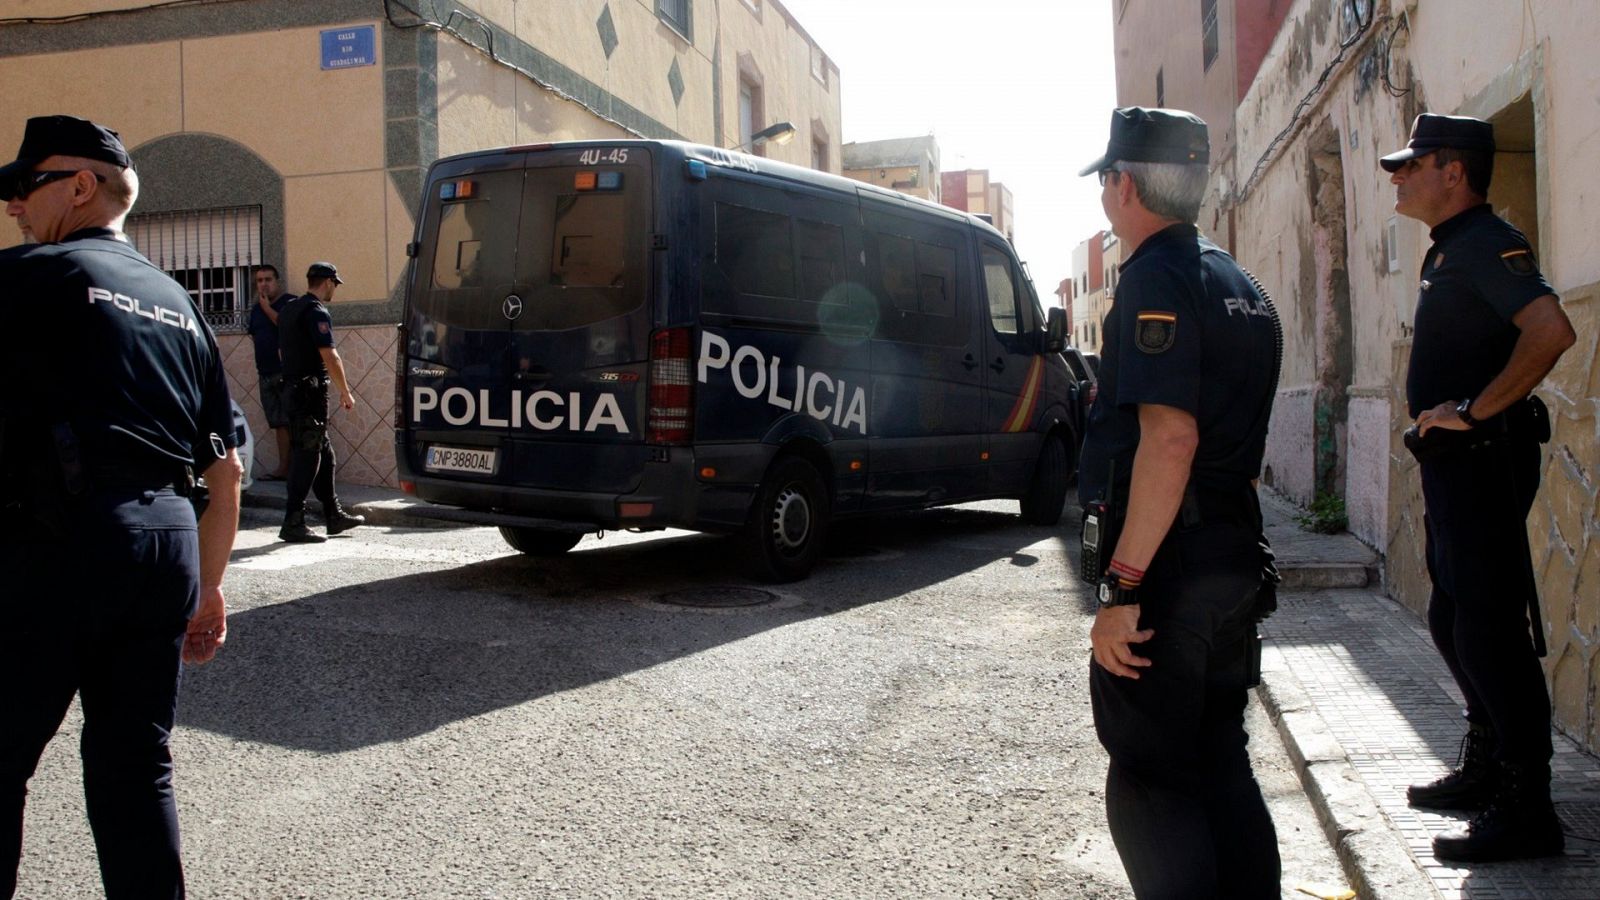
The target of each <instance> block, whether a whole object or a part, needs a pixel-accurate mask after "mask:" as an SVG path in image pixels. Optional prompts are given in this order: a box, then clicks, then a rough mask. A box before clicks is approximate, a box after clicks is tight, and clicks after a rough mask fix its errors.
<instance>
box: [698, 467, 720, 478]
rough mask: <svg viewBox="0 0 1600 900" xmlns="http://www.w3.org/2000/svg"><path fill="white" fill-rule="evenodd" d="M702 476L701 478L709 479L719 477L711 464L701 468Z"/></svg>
mask: <svg viewBox="0 0 1600 900" xmlns="http://www.w3.org/2000/svg"><path fill="white" fill-rule="evenodd" d="M700 477H701V478H707V479H709V478H715V477H717V470H716V469H713V468H711V467H710V466H706V467H705V468H703V469H701V470H700Z"/></svg>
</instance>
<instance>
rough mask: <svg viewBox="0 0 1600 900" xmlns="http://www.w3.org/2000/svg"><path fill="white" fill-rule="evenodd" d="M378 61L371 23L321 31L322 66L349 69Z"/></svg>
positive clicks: (376, 39) (374, 31)
mask: <svg viewBox="0 0 1600 900" xmlns="http://www.w3.org/2000/svg"><path fill="white" fill-rule="evenodd" d="M377 62H378V38H377V33H376V30H375V29H374V28H373V26H371V25H356V26H354V27H351V28H335V29H332V30H329V31H324V32H322V67H323V68H324V69H351V68H355V67H356V66H371V65H376V64H377Z"/></svg>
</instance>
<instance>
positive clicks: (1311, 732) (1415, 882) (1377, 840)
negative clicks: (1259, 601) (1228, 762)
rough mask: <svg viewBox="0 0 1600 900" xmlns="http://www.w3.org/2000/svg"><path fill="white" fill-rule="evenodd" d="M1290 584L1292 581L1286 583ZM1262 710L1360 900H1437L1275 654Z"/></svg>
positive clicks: (1268, 657) (1267, 668)
mask: <svg viewBox="0 0 1600 900" xmlns="http://www.w3.org/2000/svg"><path fill="white" fill-rule="evenodd" d="M1285 581H1287V577H1286V578H1285ZM1257 694H1258V695H1259V696H1260V698H1261V705H1262V706H1263V707H1265V708H1266V710H1267V714H1268V715H1269V716H1271V717H1272V720H1273V722H1274V723H1275V724H1276V725H1277V728H1278V734H1279V735H1280V736H1281V737H1282V738H1283V742H1284V745H1285V747H1286V748H1287V749H1288V751H1289V758H1290V759H1292V760H1294V764H1295V768H1296V769H1297V770H1298V771H1299V774H1300V784H1301V786H1302V787H1303V788H1305V792H1306V796H1307V797H1308V798H1310V800H1311V806H1312V808H1313V809H1314V810H1316V813H1317V819H1318V820H1319V821H1320V822H1321V823H1322V828H1323V831H1324V832H1325V833H1326V835H1327V838H1328V843H1330V844H1332V845H1333V849H1334V852H1335V853H1337V854H1338V856H1339V862H1340V863H1341V864H1342V865H1343V866H1344V871H1345V877H1346V878H1348V879H1349V880H1350V886H1351V888H1352V889H1353V890H1355V892H1356V895H1357V896H1358V897H1360V898H1361V900H1438V897H1439V894H1438V892H1437V891H1435V890H1434V888H1433V883H1432V882H1431V881H1430V880H1429V878H1428V876H1427V874H1426V873H1425V872H1424V871H1423V870H1422V867H1421V866H1420V865H1418V864H1417V861H1416V860H1415V859H1414V858H1412V856H1411V854H1410V853H1409V852H1407V851H1406V849H1405V838H1404V837H1403V836H1402V835H1401V834H1400V832H1399V830H1398V829H1396V828H1395V827H1394V825H1393V824H1392V823H1391V822H1390V821H1389V820H1388V818H1387V817H1385V816H1384V814H1383V811H1382V810H1381V809H1379V808H1378V804H1377V801H1376V800H1374V799H1373V798H1372V795H1371V793H1370V792H1369V791H1368V789H1367V786H1366V783H1365V782H1363V781H1362V779H1361V776H1360V774H1358V773H1357V772H1356V770H1355V767H1354V766H1352V765H1351V764H1350V760H1349V758H1348V757H1347V756H1345V752H1344V749H1343V748H1342V747H1341V746H1340V745H1339V742H1338V741H1337V740H1335V739H1334V737H1333V735H1332V733H1331V732H1330V731H1329V729H1328V726H1327V724H1326V723H1325V722H1323V720H1322V717H1321V716H1320V715H1318V713H1317V710H1316V707H1315V706H1314V705H1313V704H1312V702H1311V700H1310V698H1309V697H1308V696H1307V695H1306V693H1305V690H1304V688H1302V687H1301V686H1300V682H1299V681H1298V680H1297V679H1295V677H1294V674H1293V673H1292V672H1290V671H1289V669H1288V667H1287V665H1286V664H1285V663H1284V660H1283V657H1282V655H1281V654H1279V653H1278V651H1277V649H1276V648H1275V647H1272V646H1271V645H1268V646H1267V647H1266V648H1265V650H1264V652H1263V654H1262V680H1261V687H1260V688H1259V689H1258V690H1257Z"/></svg>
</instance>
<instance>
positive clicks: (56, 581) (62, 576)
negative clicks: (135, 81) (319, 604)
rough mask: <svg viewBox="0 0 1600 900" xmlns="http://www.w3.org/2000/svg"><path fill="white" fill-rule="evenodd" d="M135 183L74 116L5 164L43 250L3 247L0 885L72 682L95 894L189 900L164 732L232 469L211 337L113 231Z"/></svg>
mask: <svg viewBox="0 0 1600 900" xmlns="http://www.w3.org/2000/svg"><path fill="white" fill-rule="evenodd" d="M138 190H139V181H138V178H137V176H136V175H135V174H134V172H133V168H132V161H131V160H130V159H129V157H128V154H127V151H126V150H125V149H124V148H123V146H122V141H121V140H120V139H119V138H118V137H117V134H116V132H114V131H110V130H108V129H106V128H103V127H101V126H99V125H96V124H94V123H92V122H88V121H85V120H83V119H75V118H72V117H70V116H44V117H40V118H34V119H30V120H29V121H28V125H27V128H26V131H25V133H24V136H23V139H22V148H21V149H20V150H18V152H17V160H16V161H15V162H13V163H11V164H10V165H7V166H5V167H4V168H0V197H3V198H4V199H5V201H6V213H7V214H9V215H11V216H12V217H14V218H15V219H16V221H17V224H18V225H19V226H20V227H21V229H22V234H23V237H24V238H25V239H26V240H28V241H30V242H35V241H36V242H37V243H30V244H28V245H24V246H21V247H16V248H12V249H9V250H4V251H0V313H3V315H4V316H5V320H6V323H7V326H8V327H9V328H10V329H11V331H12V333H13V336H14V339H13V340H12V342H11V345H10V346H9V347H8V349H7V352H6V353H5V354H4V355H0V380H3V382H4V383H5V384H6V385H9V386H10V389H9V390H7V391H5V392H4V393H3V394H0V443H3V446H0V571H4V573H5V577H6V578H7V579H8V587H7V595H6V596H7V602H6V603H4V604H0V693H3V694H4V707H5V709H6V711H7V713H6V716H5V720H4V722H3V727H0V897H9V896H11V895H12V893H13V892H14V891H16V889H17V887H18V886H17V884H16V878H17V864H18V860H19V856H20V852H21V845H22V833H21V827H22V820H23V802H24V797H25V795H26V786H27V783H28V780H29V778H31V777H32V775H33V771H34V767H35V766H36V765H37V764H38V761H39V755H40V753H41V752H42V751H43V750H44V747H45V744H46V743H48V742H49V740H50V738H51V737H52V736H53V735H54V734H55V731H56V729H57V727H59V725H60V724H61V721H62V717H63V716H64V715H65V714H66V712H67V707H68V705H69V704H70V703H71V701H72V698H73V695H74V694H77V695H79V696H81V698H82V701H83V702H82V707H83V718H84V727H83V737H82V742H81V744H82V754H83V787H84V794H85V798H86V800H87V801H88V813H89V825H90V828H91V830H92V831H93V832H94V839H95V845H96V847H97V848H98V850H99V854H100V871H101V875H102V878H103V879H104V882H105V889H106V895H107V896H108V897H112V898H118V897H177V896H181V895H182V893H183V867H182V864H181V862H180V859H179V841H178V819H177V806H176V804H175V803H174V800H173V787H172V755H171V753H170V751H169V749H168V744H167V742H168V735H170V734H171V732H172V727H173V722H174V718H175V712H176V709H177V695H178V673H179V668H180V665H181V664H182V663H190V664H198V663H202V662H205V661H207V660H209V659H211V658H212V657H213V656H214V655H215V654H216V653H217V651H218V649H219V648H221V646H222V644H223V642H224V640H226V637H227V620H226V613H227V609H226V605H225V603H224V600H223V596H222V578H223V572H224V570H225V569H226V567H227V563H228V554H229V552H230V550H231V549H232V546H233V538H234V532H235V530H236V528H237V526H238V514H239V481H240V477H241V475H242V472H243V469H242V466H241V465H240V462H239V458H238V454H237V453H236V452H235V451H234V449H233V448H234V444H235V437H234V430H233V412H232V407H231V403H230V400H229V397H228V387H227V381H226V378H225V376H224V373H223V367H222V357H221V354H219V353H218V352H217V343H216V339H215V338H214V337H213V336H212V333H211V329H210V328H208V327H207V326H206V323H205V321H204V320H203V319H202V318H201V316H200V313H199V311H198V310H197V309H196V308H195V304H194V302H193V301H192V300H191V299H190V297H189V295H188V293H187V292H185V291H184V289H183V288H182V287H180V286H179V285H178V284H177V283H175V282H174V281H173V280H172V279H171V278H168V277H167V276H166V275H165V274H164V273H163V272H162V271H161V270H160V269H157V268H156V267H155V266H154V265H152V264H151V263H150V262H149V261H148V260H146V259H145V258H144V257H143V256H140V255H139V253H138V252H137V251H136V250H134V249H133V247H131V246H129V244H128V242H127V240H126V238H125V237H124V236H123V234H122V231H121V229H122V223H123V220H124V217H125V216H126V215H127V212H128V210H129V208H131V207H132V205H133V202H134V199H135V197H136V196H137V194H138ZM197 475H201V476H204V478H205V481H206V485H207V487H208V489H209V502H208V503H207V505H206V509H205V512H204V514H203V515H202V516H201V517H200V519H199V522H198V524H197V523H196V520H195V511H194V506H193V505H192V504H191V503H190V501H189V498H188V496H187V495H188V494H189V493H190V490H191V488H192V487H193V486H194V478H195V476H197ZM24 892H25V893H27V894H29V895H30V896H31V895H34V894H36V893H37V886H36V889H35V890H34V891H24Z"/></svg>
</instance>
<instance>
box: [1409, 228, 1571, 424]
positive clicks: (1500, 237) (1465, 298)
mask: <svg viewBox="0 0 1600 900" xmlns="http://www.w3.org/2000/svg"><path fill="white" fill-rule="evenodd" d="M1430 236H1431V237H1432V238H1433V246H1432V247H1431V248H1429V250H1428V255H1427V256H1426V257H1424V258H1423V262H1422V283H1421V285H1420V290H1419V291H1418V292H1417V311H1416V318H1415V322H1414V325H1415V328H1416V332H1415V334H1414V335H1413V336H1412V339H1411V364H1410V367H1409V368H1408V370H1407V371H1406V405H1407V406H1408V407H1409V408H1410V411H1411V417H1412V418H1416V417H1417V416H1418V415H1420V414H1421V413H1422V411H1423V410H1425V409H1432V408H1433V407H1435V406H1438V405H1439V404H1441V403H1452V404H1454V403H1459V402H1461V401H1462V400H1466V399H1468V398H1471V397H1476V396H1478V394H1479V393H1481V392H1482V391H1483V389H1484V388H1485V387H1487V386H1488V385H1489V382H1491V381H1493V380H1494V378H1495V376H1496V375H1498V374H1500V372H1501V370H1503V369H1504V368H1505V367H1506V363H1508V362H1510V360H1511V351H1512V349H1513V348H1514V347H1515V346H1516V343H1517V337H1518V336H1519V335H1520V334H1521V331H1519V330H1518V329H1517V327H1516V326H1515V325H1513V324H1512V323H1511V319H1512V317H1513V316H1515V315H1516V314H1517V313H1518V312H1520V311H1521V310H1522V308H1523V307H1525V306H1527V305H1528V304H1529V303H1532V302H1533V301H1534V300H1537V299H1538V298H1540V297H1543V296H1544V295H1546V294H1552V295H1553V294H1554V293H1555V291H1554V290H1552V289H1551V287H1550V283H1549V282H1548V281H1545V279H1544V276H1543V275H1541V274H1540V273H1539V263H1538V260H1536V259H1535V258H1534V255H1533V250H1532V248H1530V247H1529V246H1528V239H1527V238H1526V237H1524V236H1523V234H1522V232H1520V231H1518V230H1517V229H1516V228H1513V227H1512V226H1511V224H1510V223H1509V222H1507V221H1506V220H1504V219H1502V218H1500V217H1499V216H1497V215H1495V214H1494V210H1493V209H1491V208H1490V207H1489V205H1488V204H1487V203H1485V204H1483V205H1481V206H1475V207H1473V208H1472V209H1469V210H1465V211H1463V212H1460V213H1457V214H1456V215H1454V216H1452V217H1450V218H1449V219H1446V220H1445V221H1443V222H1440V223H1439V224H1438V225H1437V226H1436V227H1435V228H1434V229H1433V231H1432V232H1431V235H1430Z"/></svg>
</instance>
